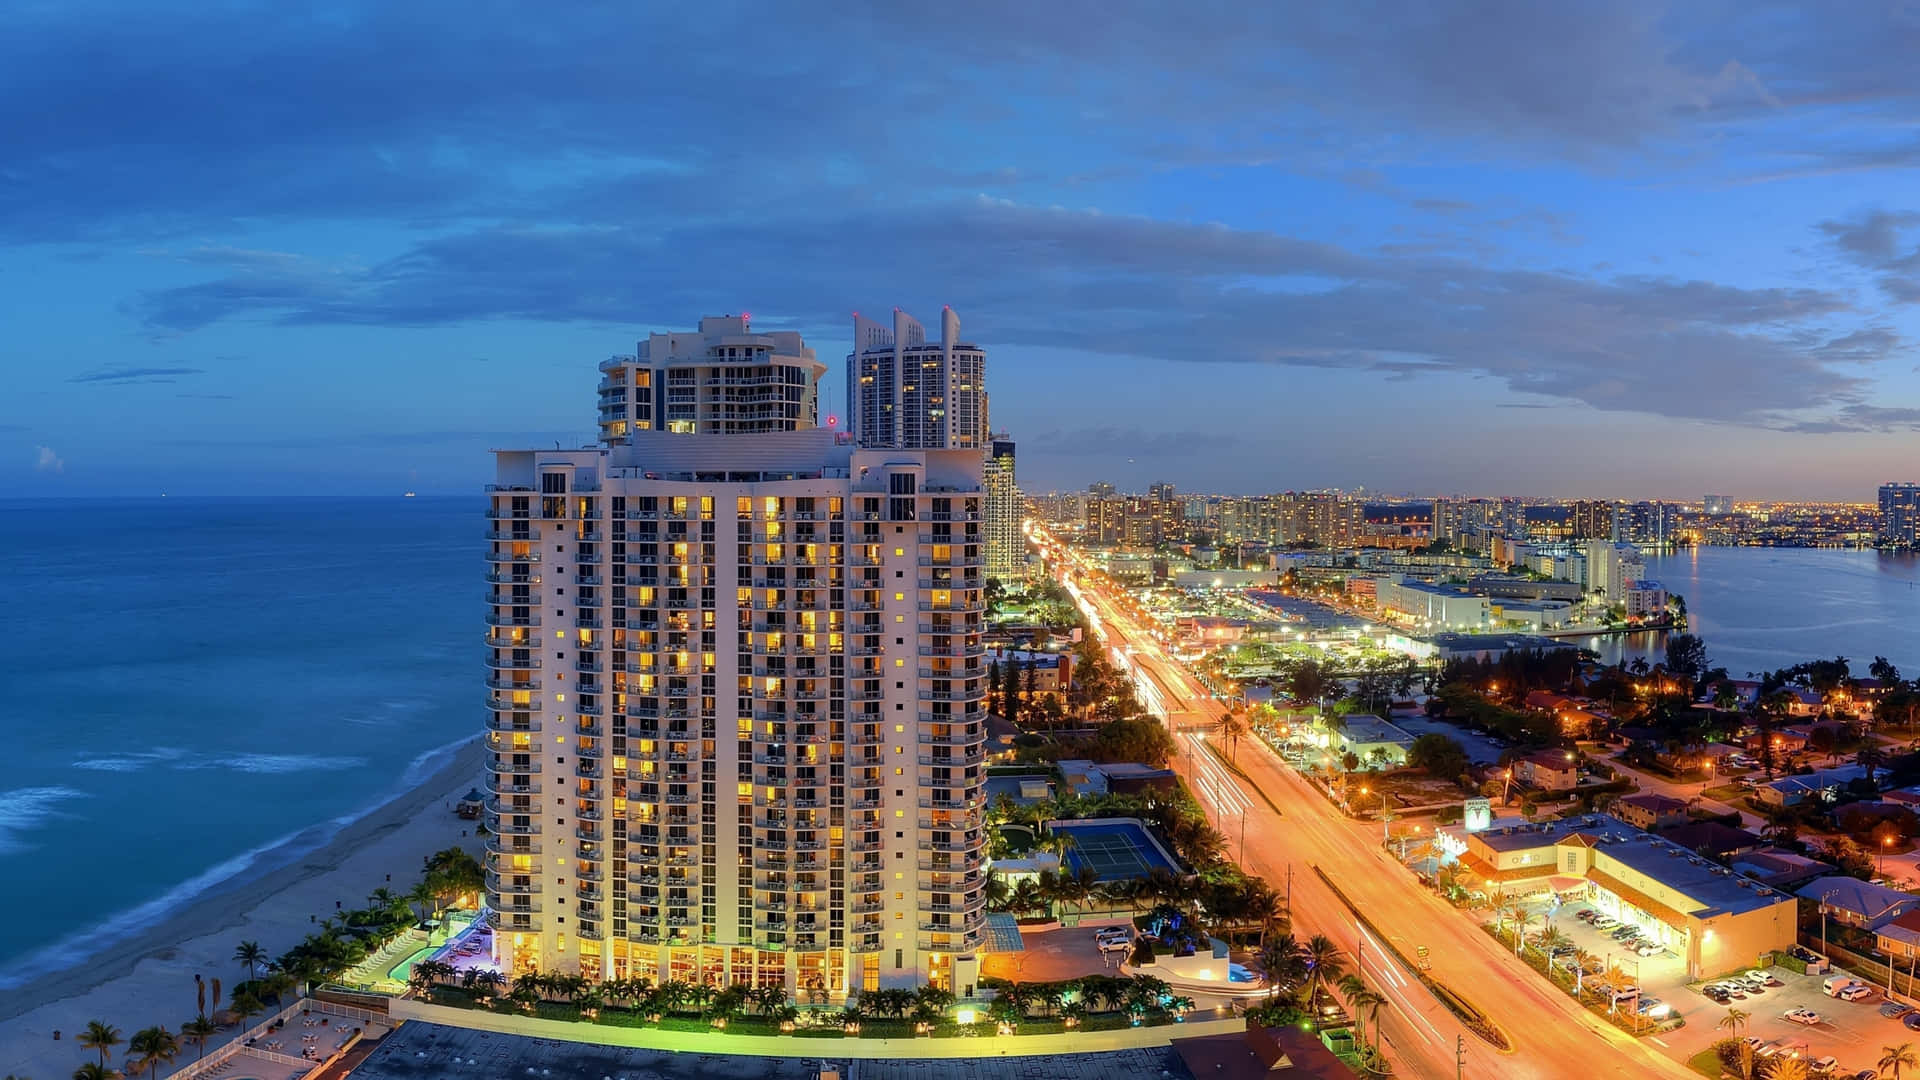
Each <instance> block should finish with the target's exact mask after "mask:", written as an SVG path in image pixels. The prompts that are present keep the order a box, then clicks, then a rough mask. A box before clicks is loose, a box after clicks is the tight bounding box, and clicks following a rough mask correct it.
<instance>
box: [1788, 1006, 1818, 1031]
mask: <svg viewBox="0 0 1920 1080" xmlns="http://www.w3.org/2000/svg"><path fill="white" fill-rule="evenodd" d="M1780 1015H1781V1016H1782V1017H1783V1018H1785V1019H1787V1020H1791V1021H1793V1022H1794V1023H1796V1024H1805V1025H1806V1026H1807V1027H1812V1026H1814V1025H1815V1024H1818V1023H1819V1022H1820V1014H1819V1013H1817V1012H1814V1011H1813V1010H1812V1009H1788V1010H1787V1011H1786V1012H1783V1013H1781V1014H1780Z"/></svg>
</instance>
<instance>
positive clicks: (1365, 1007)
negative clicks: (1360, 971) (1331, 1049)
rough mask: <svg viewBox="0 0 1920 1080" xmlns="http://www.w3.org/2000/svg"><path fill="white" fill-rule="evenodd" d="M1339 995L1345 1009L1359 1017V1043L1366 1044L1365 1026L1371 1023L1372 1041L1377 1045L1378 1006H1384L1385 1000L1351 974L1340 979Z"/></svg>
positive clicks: (1378, 1034) (1378, 1026)
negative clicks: (1345, 1001)
mask: <svg viewBox="0 0 1920 1080" xmlns="http://www.w3.org/2000/svg"><path fill="white" fill-rule="evenodd" d="M1340 995H1341V996H1342V997H1344V998H1346V999H1347V1008H1349V1009H1352V1010H1353V1011H1354V1012H1355V1013H1356V1014H1360V1016H1361V1019H1360V1041H1361V1042H1362V1043H1365V1042H1367V1025H1368V1024H1369V1023H1371V1024H1372V1025H1373V1041H1374V1043H1376V1044H1377V1043H1378V1042H1379V1041H1380V1006H1382V1005H1384V1004H1386V1001H1387V999H1386V998H1385V997H1384V996H1383V995H1381V994H1379V993H1376V992H1375V991H1374V990H1373V988H1372V987H1369V986H1368V985H1367V984H1366V981H1365V980H1363V979H1361V978H1360V976H1358V975H1355V974H1351V973H1349V974H1346V975H1342V976H1341V977H1340Z"/></svg>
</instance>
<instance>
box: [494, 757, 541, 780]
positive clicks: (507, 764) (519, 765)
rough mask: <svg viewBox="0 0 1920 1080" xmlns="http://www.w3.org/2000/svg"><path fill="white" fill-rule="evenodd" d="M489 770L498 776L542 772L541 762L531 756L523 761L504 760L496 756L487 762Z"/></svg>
mask: <svg viewBox="0 0 1920 1080" xmlns="http://www.w3.org/2000/svg"><path fill="white" fill-rule="evenodd" d="M487 771H488V772H490V773H493V774H494V775H496V776H519V775H522V774H530V775H537V774H538V773H539V772H540V763H539V762H538V761H536V760H534V759H533V758H532V757H531V756H527V757H526V758H525V760H521V761H502V760H500V758H499V757H498V756H495V757H493V758H492V759H490V760H489V761H488V762H487Z"/></svg>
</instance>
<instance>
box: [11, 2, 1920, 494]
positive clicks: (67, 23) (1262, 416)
mask: <svg viewBox="0 0 1920 1080" xmlns="http://www.w3.org/2000/svg"><path fill="white" fill-rule="evenodd" d="M1916 55H1920V8H1916V7H1915V6H1914V5H1913V4H1910V3H1904V2H1894V0H1887V2H1874V0H1860V2H1858V3H1847V4H1808V5H1793V4H1768V3H1758V2H1744V3H1719V2H1715V0H1698V2H1691V3H1675V4H1657V3H1649V4H1635V3H1609V4H1603V5H1573V4H1538V3H1527V2H1513V3H1504V2H1487V3H1475V2H1458V3H1446V4H1420V3H1399V2H1396V3H1384V2H1383V3H1372V2H1368V0H1343V2H1339V3H1328V4H1312V3H1307V4H1284V5H1283V4H1245V3H1239V2H1218V3H1216V2H1211V0H1185V2H1182V3H1179V4H1166V3H1136V2H1131V0H1099V2H1094V0H1050V2H1048V3H1043V4H1035V3H1032V2H1031V0H969V2H967V3H961V4H954V3H937V4H929V3H920V2H913V0H872V2H867V3H862V2H852V0H848V2H832V0H828V2H823V3H818V4H791V5H789V4H763V5H761V4H739V3H730V2H727V0H711V2H708V3H703V4H699V5H668V4H649V5H639V4H632V3H626V2H619V3H605V4H599V3H567V2H563V3H557V4H556V3H551V2H549V3H545V4H532V3H524V4H523V3H511V2H492V0H463V2H460V3H438V2H408V0H387V2H384V3H369V4H329V3H324V2H323V3H317V4H314V5H302V6H299V7H297V8H295V7H289V6H287V5H267V4H251V3H232V2H218V0H199V2H196V3H192V4H178V5H170V4H166V3H141V4H124V3H121V4H104V3H94V2H88V0H60V2H45V0H26V2H23V3H12V4H8V5H5V6H4V8H0V131H4V132H5V133H6V136H5V138H4V139H0V283H3V285H4V288H0V325H4V327H5V329H6V333H5V334H4V336H0V380H3V382H0V385H4V387H5V390H4V392H0V494H4V495H19V496H101V495H156V494H160V493H162V492H166V493H176V494H234V495H251V494H363V493H367V494H384V493H391V492H397V491H400V490H418V491H419V492H421V493H422V494H428V493H471V492H474V491H477V490H478V487H479V485H480V484H482V483H484V482H486V480H487V479H488V478H489V474H490V470H491V462H490V458H489V456H488V455H487V453H486V451H487V449H488V448H490V447H496V446H515V445H548V444H550V443H551V442H554V441H561V442H566V443H569V444H577V443H581V442H585V441H589V440H591V438H592V437H593V420H594V385H595V383H596V381H597V379H598V373H597V371H596V367H595V365H596V364H597V363H598V362H599V361H600V360H602V359H604V358H605V357H607V356H609V355H613V354H616V353H626V352H631V351H632V350H633V347H634V342H635V341H636V340H637V339H638V338H640V337H642V336H644V335H645V334H646V333H648V332H650V331H656V330H673V329H686V328H691V327H692V326H694V325H695V324H696V322H697V320H698V319H699V317H700V316H702V315H710V314H722V313H733V312H741V311H750V312H752V313H753V321H754V325H755V327H756V328H760V329H795V330H799V331H801V332H802V333H803V334H804V335H806V337H807V339H808V342H809V344H811V345H812V346H813V348H814V349H815V350H816V352H817V353H818V355H819V357H820V358H821V359H822V360H825V361H827V362H828V363H829V365H830V367H831V369H832V370H831V374H830V375H829V377H828V380H827V385H826V390H825V396H824V398H823V400H824V401H826V402H830V403H831V402H838V401H840V400H841V399H842V396H843V388H842V386H843V384H842V374H841V372H842V361H843V358H844V356H845V354H846V350H847V348H848V343H849V341H850V336H851V335H850V325H851V323H850V313H851V312H853V311H857V310H866V311H869V312H873V311H885V310H887V309H889V308H892V307H900V308H903V309H905V310H907V311H909V312H913V313H916V314H918V315H919V316H921V318H922V319H923V321H926V322H929V323H932V322H934V321H935V320H936V319H937V316H938V313H939V309H940V307H941V305H943V304H950V305H952V306H953V307H954V308H955V310H956V311H957V312H958V313H959V314H960V316H961V319H962V320H963V329H964V336H965V337H966V338H968V339H970V340H973V341H976V342H978V343H979V344H981V345H982V346H984V347H985V348H986V349H987V352H988V387H989V390H990V392H991V395H992V419H993V424H994V426H995V427H996V428H1004V429H1006V430H1007V431H1008V432H1010V433H1011V435H1012V436H1013V437H1014V438H1015V440H1016V441H1017V442H1018V444H1019V447H1020V449H1019V455H1020V459H1019V469H1020V478H1021V485H1022V486H1023V487H1025V488H1027V489H1029V490H1049V489H1055V488H1060V489H1065V488H1077V487H1084V486H1085V485H1086V484H1088V483H1089V482H1092V481H1096V480H1105V481H1110V482H1112V483H1115V484H1117V485H1119V486H1120V487H1121V488H1122V489H1136V490H1137V489H1144V488H1145V487H1146V485H1148V484H1150V483H1154V482H1160V481H1167V482H1173V483H1175V484H1177V485H1178V486H1179V487H1180V488H1181V489H1183V490H1210V491H1222V492H1226V491H1237V492H1263V491H1275V490H1288V489H1304V488H1334V487H1339V488H1349V489H1352V488H1362V487H1364V488H1365V489H1367V490H1368V491H1372V492H1379V493H1383V494H1385V493H1407V494H1415V495H1433V494H1450V493H1451V494H1515V495H1535V496H1565V497H1575V496H1586V497H1609V498H1670V499H1697V498H1699V497H1700V495H1701V494H1702V493H1704V492H1708V491H1712V492H1716V493H1726V494H1732V495H1735V496H1737V497H1740V498H1809V499H1811V498H1826V499H1836V500H1839V499H1847V500H1865V499H1870V498H1872V495H1873V489H1874V487H1875V486H1876V485H1877V484H1878V483H1880V482H1882V481H1885V480H1893V479H1909V480H1911V479H1920V476H1917V475H1916V474H1920V464H1917V463H1915V461H1914V457H1915V454H1914V450H1915V448H1916V444H1917V443H1920V438H1917V437H1916V431H1920V369H1917V368H1916V364H1920V356H1916V351H1915V347H1914V346H1915V341H1916V339H1917V338H1920V319H1917V318H1916V310H1917V308H1916V305H1920V169H1916V166H1920V128H1916V127H1915V125H1914V123H1913V119H1912V118H1913V117H1914V116H1915V115H1920V65H1916V64H1914V63H1913V57H1914V56H1916Z"/></svg>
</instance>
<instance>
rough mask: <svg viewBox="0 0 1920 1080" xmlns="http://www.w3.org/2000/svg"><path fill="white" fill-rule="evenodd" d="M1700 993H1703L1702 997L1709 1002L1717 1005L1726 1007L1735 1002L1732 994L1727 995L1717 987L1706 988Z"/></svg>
mask: <svg viewBox="0 0 1920 1080" xmlns="http://www.w3.org/2000/svg"><path fill="white" fill-rule="evenodd" d="M1700 993H1701V996H1703V997H1705V998H1706V999H1707V1000H1708V1001H1711V1002H1713V1003H1714V1004H1715V1005H1725V1004H1727V1003H1728V1002H1730V1001H1732V1000H1733V995H1732V994H1729V993H1727V992H1726V991H1725V990H1722V989H1720V988H1719V987H1717V986H1709V987H1706V988H1704V989H1702V990H1701V991H1700Z"/></svg>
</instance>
